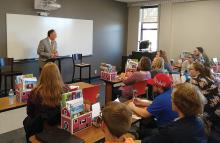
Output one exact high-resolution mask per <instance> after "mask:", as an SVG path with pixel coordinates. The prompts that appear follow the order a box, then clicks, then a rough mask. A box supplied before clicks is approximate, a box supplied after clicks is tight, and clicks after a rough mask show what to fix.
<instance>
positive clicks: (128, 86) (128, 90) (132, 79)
mask: <svg viewBox="0 0 220 143" xmlns="http://www.w3.org/2000/svg"><path fill="white" fill-rule="evenodd" d="M150 69H151V61H150V59H149V58H147V57H142V58H141V60H140V62H139V64H138V71H136V72H134V73H133V74H131V75H130V76H129V77H126V78H124V79H123V83H124V84H125V86H122V87H120V88H119V91H120V92H119V93H117V92H116V93H115V94H119V95H122V97H121V101H123V100H124V101H126V100H128V99H131V98H132V96H133V84H135V83H136V82H139V81H144V80H147V79H149V78H151V75H150Z"/></svg>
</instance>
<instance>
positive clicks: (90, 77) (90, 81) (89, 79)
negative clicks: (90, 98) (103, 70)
mask: <svg viewBox="0 0 220 143" xmlns="http://www.w3.org/2000/svg"><path fill="white" fill-rule="evenodd" d="M89 83H91V66H89Z"/></svg>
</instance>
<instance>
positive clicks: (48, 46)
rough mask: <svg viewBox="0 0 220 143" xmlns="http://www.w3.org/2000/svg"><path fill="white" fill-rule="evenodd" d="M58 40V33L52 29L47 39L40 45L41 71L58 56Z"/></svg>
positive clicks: (38, 51)
mask: <svg viewBox="0 0 220 143" xmlns="http://www.w3.org/2000/svg"><path fill="white" fill-rule="evenodd" d="M56 38H57V34H56V31H55V30H53V29H51V30H49V31H48V33H47V38H45V39H43V40H41V41H40V43H39V46H38V49H37V54H38V55H39V66H40V71H41V70H42V68H43V66H44V65H45V64H46V63H47V62H50V60H51V59H53V58H55V57H57V56H58V52H57V42H56V41H55V40H56Z"/></svg>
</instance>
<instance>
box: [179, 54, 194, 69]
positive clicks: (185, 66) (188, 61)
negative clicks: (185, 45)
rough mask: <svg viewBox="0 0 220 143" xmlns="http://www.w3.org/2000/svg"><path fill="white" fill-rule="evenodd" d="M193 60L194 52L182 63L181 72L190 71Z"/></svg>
mask: <svg viewBox="0 0 220 143" xmlns="http://www.w3.org/2000/svg"><path fill="white" fill-rule="evenodd" d="M193 62H194V59H193V55H192V54H190V55H188V56H187V57H186V59H185V60H184V61H183V63H182V66H181V72H182V73H189V67H190V65H191V64H192V63H193Z"/></svg>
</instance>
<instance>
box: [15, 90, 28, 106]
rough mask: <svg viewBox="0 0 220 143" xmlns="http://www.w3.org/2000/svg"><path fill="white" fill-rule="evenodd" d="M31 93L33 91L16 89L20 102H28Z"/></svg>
mask: <svg viewBox="0 0 220 143" xmlns="http://www.w3.org/2000/svg"><path fill="white" fill-rule="evenodd" d="M30 93H31V91H19V90H16V91H15V94H16V99H17V101H18V102H25V103H26V102H27V100H28V96H29V95H30Z"/></svg>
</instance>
